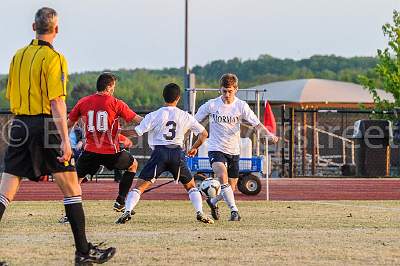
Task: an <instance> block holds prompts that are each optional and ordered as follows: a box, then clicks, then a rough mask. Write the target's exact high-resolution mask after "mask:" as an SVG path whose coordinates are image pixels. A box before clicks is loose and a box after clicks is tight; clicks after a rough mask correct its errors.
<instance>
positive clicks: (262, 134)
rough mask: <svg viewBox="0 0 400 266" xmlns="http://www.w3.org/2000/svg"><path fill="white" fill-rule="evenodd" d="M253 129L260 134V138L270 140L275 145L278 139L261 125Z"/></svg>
mask: <svg viewBox="0 0 400 266" xmlns="http://www.w3.org/2000/svg"><path fill="white" fill-rule="evenodd" d="M255 129H256V130H257V131H258V132H260V137H264V138H267V139H270V140H271V141H272V142H273V143H277V142H278V140H279V138H278V137H277V136H275V135H274V134H273V133H272V132H271V131H269V130H268V128H266V127H265V126H264V125H263V124H261V123H260V124H258V125H257V126H256V127H255Z"/></svg>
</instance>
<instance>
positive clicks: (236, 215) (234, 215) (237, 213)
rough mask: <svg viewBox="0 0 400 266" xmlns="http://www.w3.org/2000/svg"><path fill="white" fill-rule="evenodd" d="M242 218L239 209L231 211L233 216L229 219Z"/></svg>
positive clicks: (236, 219)
mask: <svg viewBox="0 0 400 266" xmlns="http://www.w3.org/2000/svg"><path fill="white" fill-rule="evenodd" d="M241 219H242V218H241V217H240V215H239V212H237V211H231V218H230V219H229V221H240V220H241Z"/></svg>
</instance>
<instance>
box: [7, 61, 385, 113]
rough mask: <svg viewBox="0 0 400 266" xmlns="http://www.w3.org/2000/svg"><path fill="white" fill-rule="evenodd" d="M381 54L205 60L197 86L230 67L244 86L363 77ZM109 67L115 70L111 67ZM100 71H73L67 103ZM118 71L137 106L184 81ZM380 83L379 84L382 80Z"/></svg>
mask: <svg viewBox="0 0 400 266" xmlns="http://www.w3.org/2000/svg"><path fill="white" fill-rule="evenodd" d="M377 63H378V60H377V58H376V57H351V58H345V57H341V56H335V55H315V56H312V57H310V58H307V59H300V60H294V59H279V58H275V57H272V56H270V55H267V54H266V55H260V56H259V57H258V58H257V59H248V60H241V59H240V58H233V59H229V60H215V61H212V62H210V63H208V64H206V65H204V66H194V67H193V68H192V69H191V71H192V72H193V73H195V74H196V86H197V87H207V88H212V87H214V88H216V87H218V79H219V77H220V76H221V75H222V74H223V73H226V72H232V73H236V74H237V75H238V77H239V80H240V88H242V89H245V88H248V87H252V86H256V85H261V84H265V83H269V82H274V81H283V80H293V79H303V78H321V79H330V80H339V81H347V82H353V83H360V81H359V76H360V75H362V76H366V77H369V78H374V77H375V75H376V74H375V72H374V68H375V67H376V65H377ZM108 71H109V70H108ZM100 73H101V72H100V71H90V72H82V73H72V74H71V75H70V76H69V82H68V88H67V90H68V93H69V96H68V98H67V105H68V106H69V107H72V106H73V105H74V104H75V103H76V102H77V101H78V100H79V99H80V98H82V97H83V96H86V95H89V94H92V93H94V92H95V91H96V89H95V87H96V79H97V76H98V75H99V74H100ZM113 73H115V74H116V75H117V77H118V84H117V88H116V93H115V94H116V96H117V97H118V98H120V99H122V100H124V101H125V102H127V103H128V104H129V105H130V106H132V107H134V108H135V109H136V110H137V109H141V110H152V109H153V108H154V107H157V106H160V105H161V104H162V103H163V99H162V97H161V92H162V88H163V86H164V85H165V84H167V83H169V82H175V83H177V84H179V85H180V86H183V78H182V77H183V73H184V69H183V67H182V68H164V69H160V70H151V69H142V68H138V69H132V70H130V69H119V70H115V71H113ZM6 85H7V76H6V75H1V76H0V108H1V109H7V108H8V102H7V101H6V99H5V89H6ZM377 85H378V86H379V84H377Z"/></svg>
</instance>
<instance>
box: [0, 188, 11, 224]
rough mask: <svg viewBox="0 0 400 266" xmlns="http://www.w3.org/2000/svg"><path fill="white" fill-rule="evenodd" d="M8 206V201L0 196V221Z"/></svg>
mask: <svg viewBox="0 0 400 266" xmlns="http://www.w3.org/2000/svg"><path fill="white" fill-rule="evenodd" d="M8 204H10V201H9V200H8V199H7V198H6V197H5V196H3V195H1V194H0V221H1V218H2V217H3V213H4V211H5V210H6V208H7V206H8Z"/></svg>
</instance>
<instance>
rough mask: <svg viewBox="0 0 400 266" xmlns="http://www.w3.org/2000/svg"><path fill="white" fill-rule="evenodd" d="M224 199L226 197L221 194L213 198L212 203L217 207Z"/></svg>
mask: <svg viewBox="0 0 400 266" xmlns="http://www.w3.org/2000/svg"><path fill="white" fill-rule="evenodd" d="M222 199H224V197H222V193H219V194H218V195H217V196H216V197H215V198H211V203H212V204H213V205H215V204H217V203H218V201H220V200H222Z"/></svg>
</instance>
